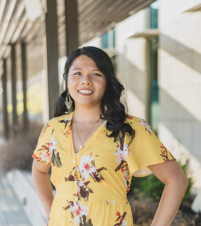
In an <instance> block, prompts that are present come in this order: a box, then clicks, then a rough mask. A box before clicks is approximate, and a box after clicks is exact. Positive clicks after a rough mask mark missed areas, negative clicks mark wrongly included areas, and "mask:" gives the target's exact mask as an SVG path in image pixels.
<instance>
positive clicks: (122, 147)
mask: <svg viewBox="0 0 201 226" xmlns="http://www.w3.org/2000/svg"><path fill="white" fill-rule="evenodd" d="M124 139H125V132H121V131H120V132H119V136H118V137H117V138H114V142H115V143H117V147H116V152H115V153H114V155H117V165H118V166H117V168H116V169H115V172H116V171H118V170H121V172H122V173H124V184H125V187H126V189H127V191H129V189H130V186H129V178H130V177H129V174H128V164H127V157H128V156H129V148H128V144H124Z"/></svg>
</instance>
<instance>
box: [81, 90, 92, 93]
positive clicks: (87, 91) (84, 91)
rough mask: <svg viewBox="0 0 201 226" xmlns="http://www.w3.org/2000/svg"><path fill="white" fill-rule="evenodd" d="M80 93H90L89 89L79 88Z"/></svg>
mask: <svg viewBox="0 0 201 226" xmlns="http://www.w3.org/2000/svg"><path fill="white" fill-rule="evenodd" d="M79 92H80V93H92V91H90V90H79Z"/></svg>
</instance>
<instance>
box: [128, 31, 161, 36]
mask: <svg viewBox="0 0 201 226" xmlns="http://www.w3.org/2000/svg"><path fill="white" fill-rule="evenodd" d="M158 34H159V30H158V29H147V30H144V31H136V32H135V33H133V34H132V35H131V36H129V37H128V38H152V37H155V36H157V35H158Z"/></svg>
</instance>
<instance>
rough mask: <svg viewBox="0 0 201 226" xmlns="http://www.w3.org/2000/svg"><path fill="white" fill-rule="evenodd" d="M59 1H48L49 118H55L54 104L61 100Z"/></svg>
mask: <svg viewBox="0 0 201 226" xmlns="http://www.w3.org/2000/svg"><path fill="white" fill-rule="evenodd" d="M57 33H58V32H57V1H56V0H51V1H47V13H46V49H47V80H48V100H49V118H53V117H54V104H55V102H56V101H57V100H58V98H59V77H58V34H57Z"/></svg>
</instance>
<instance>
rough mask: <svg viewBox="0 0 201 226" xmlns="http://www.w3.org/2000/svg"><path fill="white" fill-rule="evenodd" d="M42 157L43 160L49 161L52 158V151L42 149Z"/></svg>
mask: <svg viewBox="0 0 201 226" xmlns="http://www.w3.org/2000/svg"><path fill="white" fill-rule="evenodd" d="M40 158H41V161H43V162H49V161H50V159H51V156H50V153H48V152H45V151H43V150H41V151H40Z"/></svg>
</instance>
